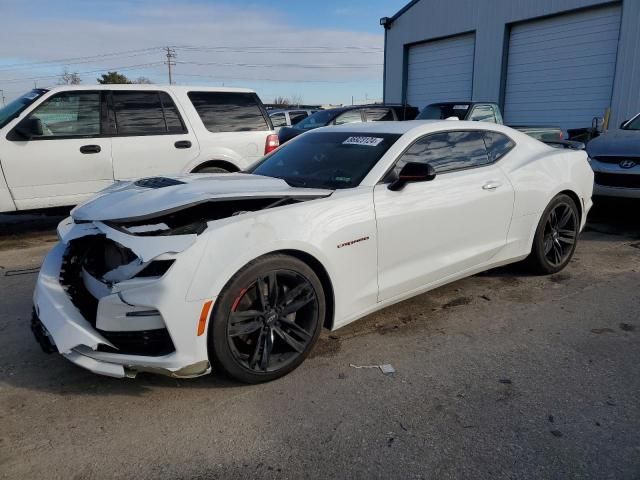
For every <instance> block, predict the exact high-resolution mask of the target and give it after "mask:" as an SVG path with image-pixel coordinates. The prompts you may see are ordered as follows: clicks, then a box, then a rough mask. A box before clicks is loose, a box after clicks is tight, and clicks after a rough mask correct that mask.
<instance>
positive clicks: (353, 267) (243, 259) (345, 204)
mask: <svg viewBox="0 0 640 480" xmlns="http://www.w3.org/2000/svg"><path fill="white" fill-rule="evenodd" d="M201 237H203V238H201V239H200V240H199V241H206V242H207V245H206V247H205V251H204V254H203V256H202V258H201V261H200V264H199V266H198V268H197V270H196V272H195V274H194V276H193V281H192V283H191V285H190V287H189V291H188V299H189V300H204V299H210V298H214V297H216V296H218V295H219V294H220V292H221V290H222V289H223V288H224V286H225V285H226V284H227V282H228V281H229V280H230V279H231V278H232V277H233V276H234V275H235V274H236V272H238V271H239V270H240V269H241V268H242V267H244V266H245V265H246V264H248V263H249V262H251V261H252V260H255V259H256V258H258V257H261V256H263V255H266V254H269V253H273V252H279V251H282V250H296V251H299V252H303V253H305V254H307V255H310V256H312V257H313V258H315V259H316V260H317V261H318V262H319V263H320V264H321V265H322V266H323V267H324V269H325V270H326V272H327V274H328V275H329V279H330V281H331V284H332V286H333V290H334V298H335V319H336V322H339V320H340V319H341V318H347V317H349V316H353V315H355V314H356V313H359V312H361V311H364V310H366V309H367V308H370V307H371V306H372V304H375V303H376V301H377V294H378V282H377V240H376V224H375V214H374V210H373V202H372V191H371V188H369V187H366V188H363V189H360V190H359V191H358V190H357V189H355V190H354V191H350V192H347V191H344V192H336V193H334V194H332V195H331V197H326V198H321V199H315V200H309V201H306V202H302V203H299V204H293V205H288V206H283V207H278V208H274V209H271V210H263V211H259V212H252V213H244V214H240V215H236V216H233V217H230V218H226V219H223V220H217V221H214V222H210V223H209V228H208V230H207V231H206V232H204V233H203V234H202V235H201Z"/></svg>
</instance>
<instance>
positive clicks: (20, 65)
mask: <svg viewBox="0 0 640 480" xmlns="http://www.w3.org/2000/svg"><path fill="white" fill-rule="evenodd" d="M160 49H161V47H150V48H143V49H137V50H125V51H121V52H111V53H102V54H96V55H87V56H82V57H70V58H59V59H56V60H41V61H37V62H27V63H12V64H9V65H0V70H17V69H19V68H29V67H33V66H35V65H47V64H59V63H68V62H72V61H74V60H79V62H77V63H91V60H89V59H99V58H106V57H114V56H118V55H127V54H144V53H148V52H151V51H153V50H156V51H159V50H160ZM130 56H136V55H130ZM71 65H75V63H71Z"/></svg>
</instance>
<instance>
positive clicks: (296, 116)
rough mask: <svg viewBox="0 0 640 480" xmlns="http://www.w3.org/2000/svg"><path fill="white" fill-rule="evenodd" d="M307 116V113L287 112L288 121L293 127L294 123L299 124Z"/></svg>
mask: <svg viewBox="0 0 640 480" xmlns="http://www.w3.org/2000/svg"><path fill="white" fill-rule="evenodd" d="M308 116H309V114H308V113H307V112H289V119H290V120H291V125H295V124H296V123H298V122H301V121H302V120H304V119H305V118H307V117H308Z"/></svg>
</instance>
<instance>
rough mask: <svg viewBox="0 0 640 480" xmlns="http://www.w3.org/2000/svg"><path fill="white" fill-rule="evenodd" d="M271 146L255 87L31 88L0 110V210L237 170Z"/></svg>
mask: <svg viewBox="0 0 640 480" xmlns="http://www.w3.org/2000/svg"><path fill="white" fill-rule="evenodd" d="M277 146H278V137H277V136H276V135H275V132H274V131H273V127H272V126H271V120H269V116H268V115H267V113H266V111H265V110H264V108H263V106H262V102H261V101H260V99H259V98H258V96H257V95H256V93H255V92H254V91H252V90H247V89H234V88H207V87H183V86H180V87H177V86H168V87H163V86H159V85H91V86H61V87H55V88H52V89H51V90H46V89H35V90H32V91H31V92H29V93H27V94H26V95H23V96H22V97H20V98H18V99H17V100H15V101H13V102H11V103H10V104H8V105H7V106H6V107H4V108H2V110H0V152H1V153H0V166H1V168H2V172H3V173H4V176H0V212H7V211H14V210H26V209H32V208H44V207H55V206H63V205H75V204H77V203H80V202H82V201H84V200H86V199H87V198H89V197H90V196H91V195H93V194H94V193H95V192H97V191H98V190H101V189H102V188H104V187H106V186H108V185H111V184H112V183H113V182H114V181H116V180H127V179H133V178H139V177H144V176H150V175H165V174H172V173H173V174H175V173H187V172H208V173H211V172H232V171H237V170H239V169H243V168H246V167H247V166H249V165H251V164H252V163H254V162H255V161H257V160H258V159H260V158H261V157H262V156H263V155H264V154H265V153H269V152H270V151H271V150H273V149H274V148H276V147H277Z"/></svg>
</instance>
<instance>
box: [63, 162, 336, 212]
mask: <svg viewBox="0 0 640 480" xmlns="http://www.w3.org/2000/svg"><path fill="white" fill-rule="evenodd" d="M331 193H333V191H332V190H322V189H312V188H298V187H292V186H290V185H289V184H287V182H285V181H284V180H282V179H279V178H272V177H265V176H262V175H252V174H245V173H236V174H229V173H224V174H201V173H198V174H190V175H181V176H171V177H152V178H148V179H140V180H137V181H135V182H117V183H115V184H114V185H112V186H111V187H109V188H106V189H105V190H102V191H101V192H98V194H96V196H95V197H93V198H91V199H90V200H88V201H86V202H85V203H83V204H81V205H78V206H77V207H76V208H74V209H73V210H72V211H71V216H72V217H73V219H74V220H76V221H80V222H83V221H107V220H123V219H135V218H144V217H147V216H153V215H157V214H159V213H170V212H172V211H175V210H178V209H181V208H184V207H186V206H191V205H197V204H199V203H204V202H208V201H211V200H216V199H226V200H228V199H235V198H238V199H243V198H250V197H261V198H270V197H274V198H278V197H293V198H305V197H323V196H328V195H331Z"/></svg>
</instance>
